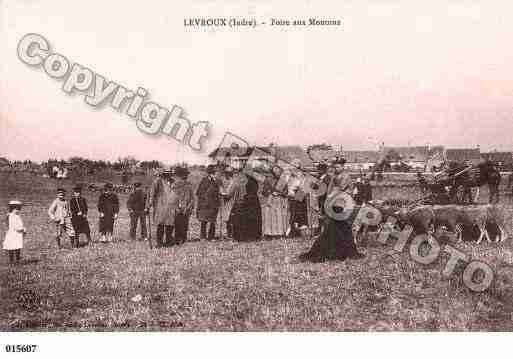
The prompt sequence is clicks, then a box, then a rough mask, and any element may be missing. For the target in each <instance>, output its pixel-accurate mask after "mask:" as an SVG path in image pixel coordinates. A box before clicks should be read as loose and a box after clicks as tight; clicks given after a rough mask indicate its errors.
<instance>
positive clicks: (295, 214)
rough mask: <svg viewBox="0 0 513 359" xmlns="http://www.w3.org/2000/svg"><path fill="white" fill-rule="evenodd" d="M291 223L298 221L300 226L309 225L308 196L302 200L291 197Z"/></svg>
mask: <svg viewBox="0 0 513 359" xmlns="http://www.w3.org/2000/svg"><path fill="white" fill-rule="evenodd" d="M289 209H290V224H291V225H294V224H295V223H297V225H298V227H301V226H306V225H308V207H307V201H306V198H304V199H303V200H302V201H297V200H295V199H289Z"/></svg>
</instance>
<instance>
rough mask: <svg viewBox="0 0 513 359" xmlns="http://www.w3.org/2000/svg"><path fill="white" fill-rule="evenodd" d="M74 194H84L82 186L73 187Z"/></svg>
mask: <svg viewBox="0 0 513 359" xmlns="http://www.w3.org/2000/svg"><path fill="white" fill-rule="evenodd" d="M73 192H79V193H81V192H82V186H79V185H76V186H75V187H73Z"/></svg>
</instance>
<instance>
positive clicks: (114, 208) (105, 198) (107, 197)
mask: <svg viewBox="0 0 513 359" xmlns="http://www.w3.org/2000/svg"><path fill="white" fill-rule="evenodd" d="M98 212H101V213H103V214H104V216H105V217H114V215H115V214H117V213H118V212H119V200H118V196H117V195H116V194H115V193H102V194H101V195H100V198H99V199H98Z"/></svg>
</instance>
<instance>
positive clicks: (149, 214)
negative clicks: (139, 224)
mask: <svg viewBox="0 0 513 359" xmlns="http://www.w3.org/2000/svg"><path fill="white" fill-rule="evenodd" d="M146 217H147V218H148V244H149V245H150V249H153V242H152V239H151V232H152V231H151V213H150V211H148V213H147V214H146Z"/></svg>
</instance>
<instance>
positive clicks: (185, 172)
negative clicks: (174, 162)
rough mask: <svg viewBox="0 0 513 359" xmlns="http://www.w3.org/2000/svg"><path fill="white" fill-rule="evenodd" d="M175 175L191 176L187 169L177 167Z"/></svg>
mask: <svg viewBox="0 0 513 359" xmlns="http://www.w3.org/2000/svg"><path fill="white" fill-rule="evenodd" d="M175 174H176V175H177V176H178V177H187V176H188V175H189V171H188V170H187V168H185V167H176V169H175Z"/></svg>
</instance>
